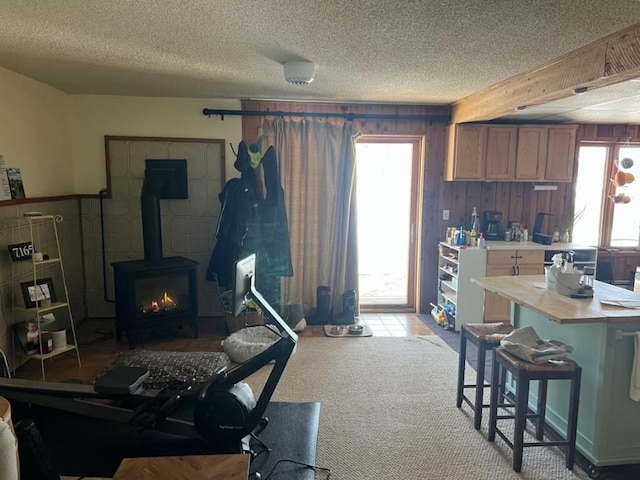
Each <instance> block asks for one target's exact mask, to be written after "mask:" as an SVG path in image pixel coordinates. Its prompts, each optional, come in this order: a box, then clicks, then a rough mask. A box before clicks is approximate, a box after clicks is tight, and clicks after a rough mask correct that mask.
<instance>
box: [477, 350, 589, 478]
mask: <svg viewBox="0 0 640 480" xmlns="http://www.w3.org/2000/svg"><path fill="white" fill-rule="evenodd" d="M506 371H508V372H510V373H511V375H512V376H513V379H514V380H515V382H516V391H515V396H514V399H513V400H514V401H513V403H508V399H506V398H505V395H504V393H503V392H504V388H501V389H500V392H499V387H500V386H501V382H500V378H502V379H504V378H505V376H504V375H503V373H506ZM581 376H582V369H581V368H580V366H579V365H578V364H577V363H576V362H574V361H573V360H568V359H567V360H565V361H563V362H561V363H555V362H553V363H551V362H549V363H543V364H536V363H531V362H527V361H525V360H521V359H519V358H517V357H515V356H513V355H511V354H510V353H508V352H507V351H506V350H505V349H504V348H497V349H495V350H494V351H493V369H492V376H491V403H490V409H489V435H488V438H489V441H490V442H493V441H495V438H496V433H497V434H498V435H500V437H502V439H503V440H504V441H505V442H506V443H507V445H508V446H509V447H510V448H511V449H512V450H513V470H514V471H516V472H519V471H520V470H521V469H522V453H523V450H524V448H525V447H542V446H559V447H564V448H563V450H564V452H565V465H566V467H567V468H568V469H569V470H573V464H574V462H575V454H576V430H577V426H578V405H579V402H580V379H581ZM532 380H537V381H538V403H537V409H536V412H535V413H529V409H528V405H529V386H530V382H531V381H532ZM549 380H570V381H571V393H570V395H569V414H568V416H567V434H566V435H565V439H564V440H557V441H542V438H543V434H544V418H545V413H546V404H547V382H548V381H549ZM503 401H504V402H506V403H502V402H503ZM498 407H501V408H514V407H515V412H514V414H513V415H498ZM528 418H529V419H535V420H536V422H535V431H534V436H535V439H536V440H537V441H536V442H525V441H524V430H525V427H526V424H527V419H528ZM503 419H514V420H515V425H514V433H513V442H511V441H510V440H509V439H508V438H507V437H506V435H505V434H504V433H503V432H502V431H501V430H500V429H499V428H498V426H497V423H498V420H503Z"/></svg>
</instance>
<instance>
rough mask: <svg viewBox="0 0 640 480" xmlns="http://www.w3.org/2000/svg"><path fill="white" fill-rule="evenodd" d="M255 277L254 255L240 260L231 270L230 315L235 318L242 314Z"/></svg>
mask: <svg viewBox="0 0 640 480" xmlns="http://www.w3.org/2000/svg"><path fill="white" fill-rule="evenodd" d="M255 275H256V254H255V253H252V254H251V255H249V256H248V257H245V258H241V259H240V260H238V261H237V262H236V264H235V268H234V269H233V283H232V285H233V290H232V294H231V315H233V316H234V317H237V316H238V315H240V313H242V310H243V309H244V307H245V305H246V303H247V300H249V294H250V293H251V287H252V286H253V285H254V283H255Z"/></svg>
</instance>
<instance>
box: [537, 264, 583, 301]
mask: <svg viewBox="0 0 640 480" xmlns="http://www.w3.org/2000/svg"><path fill="white" fill-rule="evenodd" d="M544 278H545V283H546V286H547V290H551V291H552V292H556V293H559V294H560V295H564V296H567V297H568V296H569V295H573V294H575V293H578V291H579V290H580V287H581V283H580V281H581V279H582V272H572V273H567V272H560V271H558V270H555V269H553V268H552V267H544Z"/></svg>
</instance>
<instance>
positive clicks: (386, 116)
mask: <svg viewBox="0 0 640 480" xmlns="http://www.w3.org/2000/svg"><path fill="white" fill-rule="evenodd" d="M202 114H203V115H206V116H207V117H210V116H211V115H220V118H221V119H222V120H224V116H225V115H241V116H248V117H269V116H275V117H322V118H330V117H331V118H346V119H347V120H353V119H356V118H360V119H363V118H368V119H372V120H435V121H443V122H449V121H450V120H451V115H411V114H405V115H396V114H394V113H328V112H327V113H321V112H280V111H273V112H272V111H260V110H219V109H211V108H205V109H203V110H202Z"/></svg>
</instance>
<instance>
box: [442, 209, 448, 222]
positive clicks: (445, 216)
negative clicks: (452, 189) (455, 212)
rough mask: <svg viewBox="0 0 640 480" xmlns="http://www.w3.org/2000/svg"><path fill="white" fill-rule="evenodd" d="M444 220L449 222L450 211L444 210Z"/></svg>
mask: <svg viewBox="0 0 640 480" xmlns="http://www.w3.org/2000/svg"><path fill="white" fill-rule="evenodd" d="M442 220H449V210H442Z"/></svg>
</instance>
